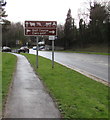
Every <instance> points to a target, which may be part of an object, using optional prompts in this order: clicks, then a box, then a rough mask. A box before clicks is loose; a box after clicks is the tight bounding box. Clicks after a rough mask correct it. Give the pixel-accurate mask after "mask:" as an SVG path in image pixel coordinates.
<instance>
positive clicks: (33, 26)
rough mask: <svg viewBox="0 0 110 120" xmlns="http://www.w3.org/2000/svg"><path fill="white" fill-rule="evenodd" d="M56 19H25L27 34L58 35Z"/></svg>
mask: <svg viewBox="0 0 110 120" xmlns="http://www.w3.org/2000/svg"><path fill="white" fill-rule="evenodd" d="M56 29H57V22H56V21H25V31H24V32H25V35H26V36H37V35H49V36H51V35H52V36H56V35H57V32H56Z"/></svg>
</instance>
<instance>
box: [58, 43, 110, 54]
mask: <svg viewBox="0 0 110 120" xmlns="http://www.w3.org/2000/svg"><path fill="white" fill-rule="evenodd" d="M109 49H110V46H108V44H106V45H105V44H99V45H89V46H88V47H86V48H73V49H71V50H65V51H60V52H71V53H87V54H97V55H110V51H109Z"/></svg>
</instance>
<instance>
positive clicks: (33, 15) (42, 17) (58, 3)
mask: <svg viewBox="0 0 110 120" xmlns="http://www.w3.org/2000/svg"><path fill="white" fill-rule="evenodd" d="M6 1H7V5H6V8H5V9H6V11H7V14H8V17H7V19H8V20H10V21H13V22H19V21H20V22H22V23H23V22H24V21H25V20H36V21H37V20H39V21H51V20H52V21H53V20H54V21H57V22H58V24H64V23H65V19H66V15H67V12H68V9H69V8H70V9H71V12H72V17H73V18H75V19H76V20H77V19H78V9H79V8H81V7H82V5H83V2H84V1H87V0H6Z"/></svg>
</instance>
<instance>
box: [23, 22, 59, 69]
mask: <svg viewBox="0 0 110 120" xmlns="http://www.w3.org/2000/svg"><path fill="white" fill-rule="evenodd" d="M24 34H25V36H36V66H37V68H38V39H39V38H38V36H50V37H51V39H50V40H52V68H54V40H55V36H56V35H57V21H25V29H24Z"/></svg>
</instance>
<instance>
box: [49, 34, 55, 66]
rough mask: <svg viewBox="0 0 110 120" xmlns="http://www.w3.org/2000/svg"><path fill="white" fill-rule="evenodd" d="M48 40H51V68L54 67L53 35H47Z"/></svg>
mask: <svg viewBox="0 0 110 120" xmlns="http://www.w3.org/2000/svg"><path fill="white" fill-rule="evenodd" d="M49 40H51V41H52V68H54V40H55V36H49Z"/></svg>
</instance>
